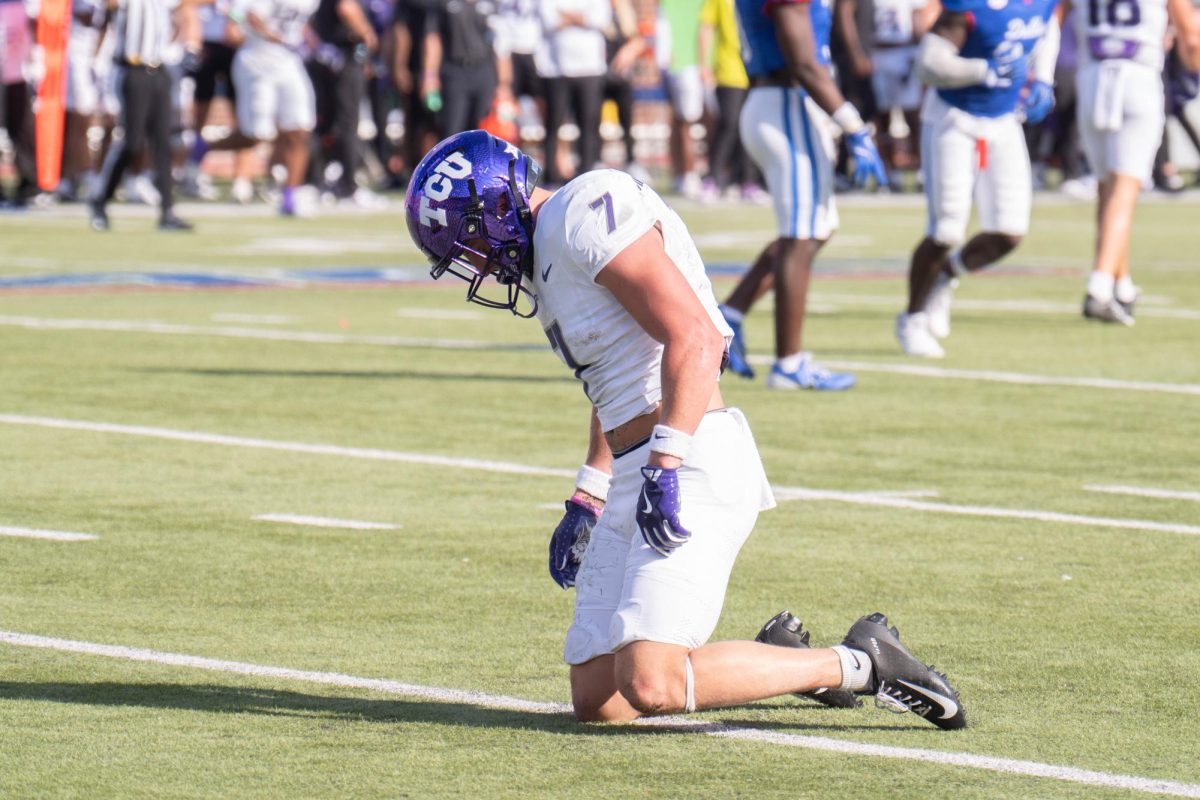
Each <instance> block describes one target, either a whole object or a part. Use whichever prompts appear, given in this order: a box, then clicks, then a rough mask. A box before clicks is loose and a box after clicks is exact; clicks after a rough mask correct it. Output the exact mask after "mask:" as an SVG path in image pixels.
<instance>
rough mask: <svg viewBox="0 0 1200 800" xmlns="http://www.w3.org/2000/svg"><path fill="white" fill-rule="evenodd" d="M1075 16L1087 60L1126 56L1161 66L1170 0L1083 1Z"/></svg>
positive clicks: (1156, 66) (1076, 28)
mask: <svg viewBox="0 0 1200 800" xmlns="http://www.w3.org/2000/svg"><path fill="white" fill-rule="evenodd" d="M1073 16H1074V18H1075V30H1076V32H1077V33H1078V35H1079V48H1080V50H1081V51H1082V53H1083V55H1082V60H1083V62H1084V63H1087V62H1093V61H1106V60H1110V59H1124V60H1127V61H1134V62H1137V63H1139V64H1144V65H1146V66H1148V67H1151V68H1153V69H1157V70H1161V69H1162V67H1163V60H1164V53H1163V37H1164V36H1165V34H1166V32H1167V0H1083V2H1081V3H1080V6H1079V7H1078V8H1076V9H1075V14H1074V15H1073Z"/></svg>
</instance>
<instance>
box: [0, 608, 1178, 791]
mask: <svg viewBox="0 0 1200 800" xmlns="http://www.w3.org/2000/svg"><path fill="white" fill-rule="evenodd" d="M0 643H5V644H9V645H12V646H14V647H34V648H40V649H46V650H56V651H61V652H68V653H81V654H84V655H94V656H105V657H109V658H119V659H125V660H128V661H142V662H148V663H154V664H164V665H168V666H176V667H185V668H190V669H200V670H208V671H211V672H227V673H234V674H238V675H248V676H252V677H257V678H276V679H282V680H294V681H301V682H305V683H316V684H322V685H326V686H337V687H342V688H352V689H367V690H370V691H375V692H380V693H382V694H389V695H399V696H402V697H418V698H421V699H424V700H432V701H434V702H440V703H462V704H465V705H472V706H480V707H483V708H498V709H502V710H505V711H518V712H523V713H533V714H562V715H565V714H568V713H570V711H571V708H570V706H568V705H566V704H565V703H546V702H538V701H534V700H524V699H521V698H519V697H508V696H505V695H493V694H485V693H483V692H473V691H465V690H462V689H445V688H441V687H437V686H422V685H419V684H411V683H401V682H400V681H393V680H386V679H382V678H362V677H357V676H354V675H346V674H343V673H338V672H313V671H309V670H299V669H290V668H287V667H272V666H266V665H260V664H251V663H246V662H243V661H225V660H221V659H214V658H205V657H202V656H189V655H182V654H179V653H167V652H162V651H158V650H148V649H144V648H136V647H122V646H119V645H106V644H97V643H93V642H81V641H75V640H71V639H56V638H51V637H47V636H36V635H33V634H26V633H17V632H13V631H0ZM634 724H636V725H639V726H642V727H653V728H666V729H670V730H678V731H683V732H691V733H697V734H703V735H705V736H715V737H718V738H723V739H733V740H737V741H746V742H754V743H757V744H774V745H781V746H785V747H796V748H803V749H807V750H820V751H824V752H830V753H843V754H845V755H852V756H866V757H874V758H891V759H898V760H906V761H922V762H925V763H929V764H937V765H939V766H951V767H966V768H969V769H980V770H986V771H989V772H1000V773H1006V774H1010V775H1023V776H1027V777H1033V778H1046V779H1049V780H1057V781H1065V782H1068V783H1078V784H1083V785H1086V786H1104V787H1109V788H1116V789H1127V790H1130V791H1135V792H1145V793H1148V794H1166V795H1173V796H1177V797H1193V798H1200V784H1195V783H1183V782H1180V781H1172V780H1163V779H1160V778H1145V777H1140V776H1137V775H1121V774H1118V773H1111V772H1099V771H1096V770H1087V769H1079V768H1077V767H1068V766H1061V765H1057V764H1044V763H1040V762H1037V761H1024V760H1020V759H1013V758H1000V757H996V756H983V755H976V754H974V753H957V752H950V751H945V750H927V749H921V748H914V747H893V746H888V745H876V744H867V743H865V742H854V741H848V740H845V739H832V738H827V737H824V736H806V735H801V734H793V733H780V732H775V731H767V730H762V729H757V728H739V727H735V726H732V725H725V724H722V723H714V722H705V721H704V720H702V719H695V718H686V717H659V718H655V719H646V720H640V721H638V722H637V723H634Z"/></svg>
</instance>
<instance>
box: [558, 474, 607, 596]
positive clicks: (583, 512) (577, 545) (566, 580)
mask: <svg viewBox="0 0 1200 800" xmlns="http://www.w3.org/2000/svg"><path fill="white" fill-rule="evenodd" d="M564 505H566V507H567V513H566V514H563V518H562V520H561V521H560V522H559V523H558V527H557V528H555V529H554V533H553V534H552V535H551V536H550V577H551V578H553V579H554V582H555V583H557V584H558V585H559V586H561V587H562V588H564V589H570V588H571V587H572V586H574V585H575V575H576V573H578V572H579V564H580V563H581V562H582V561H583V551H584V550H586V549H587V544H588V541H589V540H590V539H591V538H592V528H594V527H596V520H598V519H599V518H600V509H598V508H595V507H593V506H590V505H586V504H584V503H581V502H579V501H578V500H577V499H575V498H574V497H572V498H571V499H570V500H568V501H567V502H566V503H565V504H564Z"/></svg>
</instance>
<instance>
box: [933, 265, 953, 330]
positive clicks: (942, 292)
mask: <svg viewBox="0 0 1200 800" xmlns="http://www.w3.org/2000/svg"><path fill="white" fill-rule="evenodd" d="M957 288H958V278H955V277H953V276H952V275H947V274H946V271H945V270H942V271H941V272H939V273H938V275H937V278H936V279H935V280H934V282H933V288H932V289H930V290H929V297H928V298H926V300H925V313H926V314H928V315H929V332H930V333H932V334H933V335H934V336H936V337H937V338H939V339H945V338H946V337H947V336H949V335H950V303H951V301H952V300H953V299H954V290H955V289H957Z"/></svg>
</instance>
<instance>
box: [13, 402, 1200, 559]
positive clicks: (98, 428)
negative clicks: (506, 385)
mask: <svg viewBox="0 0 1200 800" xmlns="http://www.w3.org/2000/svg"><path fill="white" fill-rule="evenodd" d="M0 424H9V425H30V426H35V427H43V428H57V429H62V430H80V431H91V432H95V433H116V434H122V435H128V436H144V437H148V438H153V439H169V440H173V441H180V442H196V443H199V444H215V445H221V446H225V447H250V448H257V449H262V450H282V451H286V452H293V453H310V454H314V455H326V456H342V457H345V458H361V459H368V460H373V461H399V462H404V463H410V464H426V465H431V466H439V467H453V468H456V469H478V470H482V471H485V472H503V473H509V474H515V475H536V476H540V477H551V478H573V477H574V476H575V472H574V471H572V470H569V469H555V468H553V467H534V466H529V465H527V464H515V463H512V462H508V461H484V460H480V459H473V458H452V457H449V456H437V455H429V454H426V453H405V452H400V451H396V450H378V449H373V448H362V447H340V446H338V445H329V444H305V443H303V442H285V441H279V440H275V439H254V438H248V437H242V436H225V435H223V434H217V433H201V432H196V431H179V430H172V429H169V428H154V427H148V426H142V425H119V424H115V423H109V422H87V421H83V420H70V419H54V418H50V417H29V416H24V415H20V414H0ZM773 488H774V490H775V495H776V497H777V498H779V499H783V500H832V501H836V502H841V503H854V504H858V505H868V506H883V507H887V508H900V509H906V510H909V511H931V512H936V513H941V514H961V515H965V516H974V517H996V518H1001V519H1028V520H1036V521H1039V522H1060V523H1066V524H1070V525H1085V526H1099V527H1106V528H1126V529H1130V530H1141V531H1155V532H1160V533H1183V534H1188V535H1191V536H1200V526H1197V525H1182V524H1176V523H1167V522H1154V521H1152V520H1141V519H1114V518H1110V517H1088V516H1083V515H1081V514H1063V513H1060V512H1057V511H1039V510H1035V509H1021V508H995V507H991V506H960V505H951V504H949V503H928V502H923V501H921V500H915V499H912V497H913V496H914V495H910V496H904V495H906V494H908V493H905V492H885V491H875V492H839V491H834V490H830V489H809V488H806V487H797V486H775V487H773ZM916 491H917V492H918V493H919V494H920V495H924V494H925V493H926V492H927V491H928V490H916Z"/></svg>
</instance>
